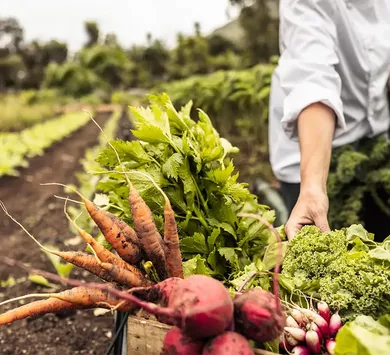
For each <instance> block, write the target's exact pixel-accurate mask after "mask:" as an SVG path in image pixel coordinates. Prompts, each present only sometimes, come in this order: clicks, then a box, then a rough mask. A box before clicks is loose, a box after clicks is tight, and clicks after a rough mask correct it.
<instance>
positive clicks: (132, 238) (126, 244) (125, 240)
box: [42, 183, 142, 264]
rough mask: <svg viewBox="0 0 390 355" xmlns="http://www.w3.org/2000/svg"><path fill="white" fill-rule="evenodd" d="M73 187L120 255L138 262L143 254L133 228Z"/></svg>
mask: <svg viewBox="0 0 390 355" xmlns="http://www.w3.org/2000/svg"><path fill="white" fill-rule="evenodd" d="M42 185H59V186H64V187H67V188H69V186H66V185H64V184H60V183H47V184H42ZM71 189H72V190H73V191H74V192H75V193H76V194H77V195H79V196H80V198H81V199H82V200H83V202H84V205H85V207H86V209H87V211H88V213H89V215H90V216H91V217H92V219H93V220H94V222H95V223H96V224H97V226H98V227H99V229H100V230H101V231H102V233H103V235H104V238H105V239H106V240H107V241H108V242H109V243H110V244H111V245H112V247H113V248H114V249H115V250H116V252H117V253H118V255H119V256H120V257H121V258H122V259H123V260H125V261H127V262H128V263H130V264H137V263H138V262H139V261H141V259H142V254H141V248H140V243H139V240H138V237H137V234H136V233H135V231H134V230H133V228H131V227H130V226H129V225H127V224H126V223H125V222H123V221H121V220H120V219H119V218H118V217H117V216H115V215H114V214H112V213H110V212H108V211H105V210H102V209H100V208H99V207H98V206H96V204H94V203H93V202H92V201H90V200H89V199H87V198H86V197H84V196H83V195H82V194H81V193H80V192H78V191H77V190H75V189H73V188H71Z"/></svg>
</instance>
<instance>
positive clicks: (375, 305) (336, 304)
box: [282, 225, 390, 320]
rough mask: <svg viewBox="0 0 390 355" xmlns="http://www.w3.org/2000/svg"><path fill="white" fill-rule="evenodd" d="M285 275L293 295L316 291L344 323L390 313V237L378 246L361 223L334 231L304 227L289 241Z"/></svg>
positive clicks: (283, 275)
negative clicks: (297, 292)
mask: <svg viewBox="0 0 390 355" xmlns="http://www.w3.org/2000/svg"><path fill="white" fill-rule="evenodd" d="M282 277H284V278H285V279H287V280H289V282H290V290H289V291H294V289H299V290H301V291H303V292H306V293H311V292H314V293H315V294H316V296H318V297H319V298H320V299H322V300H324V301H326V302H327V303H328V304H329V306H330V307H332V308H333V309H334V310H336V309H337V310H340V315H341V316H342V317H343V318H344V320H349V319H354V318H355V317H356V316H357V315H359V314H365V315H370V316H373V317H376V318H377V317H379V316H380V315H382V314H386V313H389V312H390V238H387V240H385V241H384V242H383V243H376V242H374V241H373V235H372V234H370V233H368V232H367V231H366V230H365V229H364V228H363V227H362V226H361V225H352V226H350V227H349V228H344V229H341V230H335V231H332V232H329V233H321V232H320V230H319V229H318V228H317V227H315V226H305V227H303V228H302V230H301V231H300V232H299V233H298V234H297V236H296V237H295V238H294V239H293V240H292V241H291V242H290V243H289V246H288V248H287V252H286V255H285V258H284V261H283V270H282ZM309 289H311V292H308V290H309Z"/></svg>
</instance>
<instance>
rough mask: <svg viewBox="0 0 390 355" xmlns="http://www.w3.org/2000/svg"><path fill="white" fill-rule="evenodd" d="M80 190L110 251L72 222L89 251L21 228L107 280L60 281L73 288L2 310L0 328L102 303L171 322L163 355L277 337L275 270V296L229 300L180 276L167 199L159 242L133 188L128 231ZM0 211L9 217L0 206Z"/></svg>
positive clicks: (240, 348)
mask: <svg viewBox="0 0 390 355" xmlns="http://www.w3.org/2000/svg"><path fill="white" fill-rule="evenodd" d="M79 195H80V197H81V199H82V201H83V203H84V205H85V207H86V209H87V211H88V212H89V214H90V216H91V217H92V219H93V220H94V221H95V223H96V224H97V226H98V227H99V229H100V230H101V231H102V233H103V235H104V237H105V238H106V240H107V241H108V242H109V243H110V244H111V245H112V247H113V251H109V250H107V249H106V248H105V247H104V246H103V245H101V244H99V243H98V242H97V241H96V240H95V239H94V238H93V237H92V236H91V235H90V234H88V233H87V232H85V231H84V230H82V229H81V228H80V227H79V226H78V225H77V224H76V222H75V221H72V220H71V222H72V223H73V225H74V226H75V228H76V229H77V231H78V232H79V233H80V235H81V236H82V238H83V239H84V240H85V242H86V243H87V244H88V245H89V246H90V247H91V249H92V251H93V253H94V255H91V254H87V253H83V252H71V251H68V252H58V251H51V250H48V249H46V248H45V247H43V246H42V245H41V244H39V242H38V241H37V240H36V239H35V238H34V237H33V236H32V235H30V234H29V233H28V232H27V231H26V230H25V229H24V227H23V226H22V228H23V229H24V230H25V231H26V232H27V233H28V234H29V235H30V236H31V237H32V238H33V239H34V240H35V241H36V242H37V243H38V244H39V245H40V246H41V247H42V248H44V249H45V250H46V251H47V252H53V253H55V254H56V255H58V256H59V257H61V258H63V259H64V260H66V261H67V262H70V263H73V264H74V265H76V266H78V267H81V268H83V269H85V270H88V271H90V272H91V273H93V274H95V275H97V276H98V277H100V278H101V279H102V280H104V281H106V282H105V283H94V284H89V283H83V282H81V281H76V280H66V282H67V283H68V284H70V285H72V286H75V287H74V288H72V289H69V290H66V291H63V292H59V293H55V294H46V295H45V296H46V297H48V298H47V299H45V300H39V301H35V302H32V303H29V304H26V305H24V306H21V307H18V308H16V309H13V310H10V311H8V312H6V313H4V314H1V315H0V325H4V324H9V323H12V322H14V321H17V320H20V319H23V318H26V317H31V316H37V315H40V314H45V313H53V312H54V313H55V312H59V311H63V310H70V309H86V308H93V307H105V308H109V309H112V310H114V309H116V310H120V311H125V312H131V311H134V310H136V309H139V308H143V309H145V310H146V311H147V312H149V313H151V314H154V315H155V316H156V317H157V319H158V320H160V321H161V322H164V323H166V324H169V325H172V326H173V328H172V329H171V330H170V331H169V332H168V333H167V335H166V337H165V340H164V349H163V353H164V354H166V355H169V354H183V355H185V354H205V355H211V354H225V355H228V354H237V353H242V354H253V348H252V346H251V345H250V343H249V340H250V339H252V340H254V341H257V342H265V341H271V340H273V339H275V338H278V337H279V336H280V335H281V334H282V332H283V329H284V326H285V322H286V314H285V312H284V310H283V308H282V305H281V303H280V300H279V297H278V293H277V290H278V285H277V272H276V273H275V276H274V285H275V287H276V288H275V290H274V292H275V293H276V294H275V295H274V294H272V293H269V292H266V291H264V290H261V289H251V290H249V291H247V292H244V293H240V294H237V295H236V296H235V297H234V298H232V296H231V295H230V293H229V292H228V290H227V288H226V287H225V286H224V284H223V283H222V282H220V281H218V280H216V279H214V278H212V277H209V276H205V275H193V276H191V277H188V278H185V279H184V278H183V267H182V258H181V252H180V246H179V238H178V232H177V226H176V221H175V217H174V213H173V211H172V208H171V205H170V202H169V200H168V198H166V203H165V208H164V217H165V218H164V239H163V238H162V237H161V235H160V233H159V231H158V230H157V228H156V225H155V222H154V220H153V218H152V213H151V210H150V209H149V207H148V206H147V205H146V203H145V201H144V200H143V199H142V198H141V196H140V195H139V193H138V192H137V191H136V189H135V188H134V186H133V185H131V184H130V192H129V202H130V205H131V211H132V215H133V221H134V229H133V228H132V227H131V226H130V225H128V224H126V223H124V222H123V221H121V220H120V219H119V218H118V217H116V216H115V215H113V214H111V213H109V212H107V211H105V210H101V209H99V208H98V206H96V205H95V204H94V203H93V202H91V201H89V200H88V199H86V198H85V197H83V196H82V195H81V194H79ZM2 208H3V210H4V211H5V212H6V213H7V214H8V212H7V210H6V208H5V206H4V205H2ZM8 215H9V214H8ZM9 216H10V215H9ZM10 217H11V218H12V219H13V217H12V216H10ZM67 217H68V218H69V216H68V215H67ZM249 217H250V216H249ZM252 218H253V217H252ZM13 220H14V221H15V222H16V223H18V224H19V222H17V221H16V220H15V219H13ZM69 220H70V218H69ZM19 225H20V224H19ZM141 260H149V261H151V262H152V263H153V265H154V266H155V269H156V272H157V274H158V278H159V280H160V281H159V282H158V283H154V282H152V281H151V280H150V278H148V276H147V275H145V273H144V272H143V271H142V268H141ZM276 271H277V270H276ZM32 296H34V297H35V296H38V295H32Z"/></svg>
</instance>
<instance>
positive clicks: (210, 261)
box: [97, 94, 275, 280]
mask: <svg viewBox="0 0 390 355" xmlns="http://www.w3.org/2000/svg"><path fill="white" fill-rule="evenodd" d="M149 101H150V105H149V106H148V107H146V108H144V107H131V108H130V116H131V120H132V123H133V126H134V129H133V130H132V133H133V135H134V137H135V139H134V140H133V141H127V142H125V141H122V140H114V141H112V142H111V143H112V145H113V146H114V147H115V149H116V150H117V151H118V154H119V157H120V159H121V161H122V163H123V166H124V167H125V169H126V173H127V174H128V176H129V177H130V179H131V181H132V183H133V184H134V186H135V188H136V189H137V191H138V192H139V193H140V195H141V196H142V198H143V199H144V200H145V201H146V203H147V204H148V206H150V208H151V210H152V211H153V217H154V219H155V221H156V225H157V228H158V229H159V231H160V232H162V231H163V223H162V222H163V210H164V204H165V201H164V197H163V195H162V194H161V193H160V192H159V191H158V190H157V188H156V186H155V185H154V184H153V182H151V180H150V179H149V178H148V177H145V176H143V175H142V174H139V173H137V172H143V173H145V174H147V175H148V176H150V177H151V178H152V179H153V180H154V181H155V182H156V184H157V185H158V186H159V187H160V188H161V189H162V190H163V191H164V193H165V194H166V195H167V196H168V198H169V200H170V202H171V204H172V208H173V210H174V213H175V218H176V220H177V222H178V232H179V238H180V247H181V252H182V256H183V259H184V261H185V262H184V263H183V267H184V270H183V271H184V273H185V275H191V274H195V273H202V274H207V275H210V276H214V277H218V278H220V279H225V280H227V279H228V277H229V275H232V274H233V275H234V274H235V273H239V272H241V271H243V270H244V269H245V267H246V266H248V265H251V264H252V263H253V262H254V261H256V260H257V259H258V258H262V256H263V254H264V251H265V247H266V246H267V245H268V243H269V242H270V241H272V240H273V239H272V238H273V236H272V234H271V233H270V231H269V230H268V228H267V227H266V226H265V225H263V224H262V223H261V222H259V221H253V220H246V219H243V218H239V217H238V213H241V212H244V213H258V214H260V215H261V216H262V217H263V218H264V219H266V220H267V221H268V222H270V223H272V222H273V221H274V219H275V214H274V211H273V210H271V209H270V208H269V207H268V206H264V205H261V204H259V203H258V201H257V197H256V196H255V195H253V194H252V193H251V192H250V190H249V189H248V186H247V184H244V183H241V182H239V180H238V178H239V175H238V173H237V172H236V171H235V167H234V164H233V159H232V155H234V154H237V153H238V149H237V148H236V147H233V146H232V145H231V144H230V142H229V141H227V140H226V139H224V138H222V137H220V136H219V134H218V132H217V131H216V130H215V128H214V127H213V125H212V123H211V121H210V119H209V117H208V116H207V114H206V113H205V112H203V111H202V110H197V111H195V110H193V108H192V102H189V103H188V104H187V105H185V106H183V107H182V108H181V109H180V110H179V111H178V110H176V108H175V107H174V106H173V104H172V102H171V101H170V99H169V97H168V96H167V95H166V94H160V95H150V96H149ZM97 161H98V162H99V163H100V165H101V168H102V170H103V171H101V172H100V173H104V172H105V174H102V175H103V178H102V179H101V180H100V182H99V184H98V186H97V188H98V189H100V190H101V191H103V193H106V194H107V195H108V197H109V201H110V205H111V206H113V208H112V209H111V210H110V211H111V212H112V213H115V214H117V215H118V216H120V217H121V218H122V219H124V220H126V218H131V217H128V216H131V213H130V210H129V205H128V202H127V196H128V186H127V183H126V179H125V176H124V174H123V171H122V168H121V166H120V165H119V163H118V160H117V157H116V155H115V153H114V151H113V150H112V149H111V148H107V149H104V150H103V151H102V152H101V154H100V156H99V158H98V160H97ZM109 171H111V172H109ZM112 171H113V172H112ZM128 222H129V223H131V221H130V220H129V221H128Z"/></svg>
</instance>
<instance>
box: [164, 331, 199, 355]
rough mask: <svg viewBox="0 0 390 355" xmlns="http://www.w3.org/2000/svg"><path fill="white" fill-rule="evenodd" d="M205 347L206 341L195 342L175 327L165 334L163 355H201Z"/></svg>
mask: <svg viewBox="0 0 390 355" xmlns="http://www.w3.org/2000/svg"><path fill="white" fill-rule="evenodd" d="M204 345H205V342H204V341H202V340H193V339H191V338H190V337H188V336H187V335H185V334H184V333H183V332H182V331H181V330H180V329H179V328H178V327H173V328H172V329H170V330H169V331H168V332H167V333H166V334H165V337H164V346H163V350H162V352H161V355H178V354H180V355H201V354H202V350H203V347H204Z"/></svg>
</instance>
